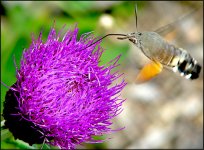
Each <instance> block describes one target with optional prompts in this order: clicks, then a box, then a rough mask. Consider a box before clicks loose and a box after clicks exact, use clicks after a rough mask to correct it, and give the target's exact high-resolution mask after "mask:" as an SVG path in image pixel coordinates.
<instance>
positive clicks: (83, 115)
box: [3, 27, 126, 149]
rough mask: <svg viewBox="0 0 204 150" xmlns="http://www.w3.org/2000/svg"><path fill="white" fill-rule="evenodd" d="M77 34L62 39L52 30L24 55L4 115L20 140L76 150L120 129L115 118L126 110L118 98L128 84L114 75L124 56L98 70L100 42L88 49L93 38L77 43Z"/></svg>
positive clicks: (88, 37) (89, 37)
mask: <svg viewBox="0 0 204 150" xmlns="http://www.w3.org/2000/svg"><path fill="white" fill-rule="evenodd" d="M77 34H78V28H77V27H75V28H74V30H73V31H72V30H69V31H68V32H67V33H66V34H65V35H64V37H63V38H62V39H61V38H60V34H56V31H55V29H54V28H52V29H51V31H50V33H49V35H48V39H47V41H46V42H45V43H43V42H42V34H40V36H39V38H38V39H37V40H34V39H33V40H32V44H31V45H30V47H29V48H28V49H27V50H26V51H24V53H23V58H22V60H21V67H20V69H19V70H17V81H16V83H15V84H14V85H13V86H12V87H11V88H10V90H9V91H8V92H7V95H6V101H5V103H4V112H3V116H4V118H5V120H6V122H5V126H6V127H7V128H9V130H10V131H11V132H12V133H13V135H14V137H15V138H19V139H21V140H24V141H25V142H28V143H29V144H30V145H32V144H35V143H43V141H44V140H45V143H49V144H51V145H54V146H58V147H59V148H66V149H73V148H75V147H76V145H77V144H80V143H83V142H86V143H93V142H103V140H98V141H97V140H94V139H93V137H92V136H94V135H104V134H109V133H111V132H113V131H115V130H112V129H111V128H110V125H111V124H112V122H111V119H112V118H114V117H115V116H117V115H118V114H119V113H120V112H121V111H122V108H121V106H122V103H123V102H124V100H123V99H120V98H119V96H120V95H119V94H120V92H121V90H122V89H123V88H124V86H125V85H126V83H125V82H124V80H123V81H122V82H120V83H119V84H116V85H113V84H112V83H113V82H114V81H115V80H116V79H118V78H120V77H121V74H118V73H111V72H112V69H113V68H115V67H117V66H118V64H117V62H118V60H119V58H120V56H118V57H116V58H115V59H114V60H112V61H111V62H109V64H108V66H99V65H98V62H99V59H100V57H101V55H102V53H103V49H102V48H101V47H100V41H99V42H97V43H95V44H93V45H91V46H89V45H90V44H92V43H93V42H94V40H95V39H94V38H93V36H91V35H87V34H85V35H84V36H81V37H80V40H79V41H77ZM97 46H98V47H97ZM96 47H97V48H96ZM14 126H15V127H14Z"/></svg>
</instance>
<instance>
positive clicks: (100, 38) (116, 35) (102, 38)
mask: <svg viewBox="0 0 204 150" xmlns="http://www.w3.org/2000/svg"><path fill="white" fill-rule="evenodd" d="M108 36H127V35H126V34H117V33H116V34H114V33H113V34H106V35H105V36H103V37H101V38H100V39H98V40H96V41H95V42H93V43H91V44H90V45H89V46H87V47H85V48H84V49H86V48H89V47H90V46H92V45H94V44H96V43H97V42H98V41H100V40H102V39H104V38H106V37H108Z"/></svg>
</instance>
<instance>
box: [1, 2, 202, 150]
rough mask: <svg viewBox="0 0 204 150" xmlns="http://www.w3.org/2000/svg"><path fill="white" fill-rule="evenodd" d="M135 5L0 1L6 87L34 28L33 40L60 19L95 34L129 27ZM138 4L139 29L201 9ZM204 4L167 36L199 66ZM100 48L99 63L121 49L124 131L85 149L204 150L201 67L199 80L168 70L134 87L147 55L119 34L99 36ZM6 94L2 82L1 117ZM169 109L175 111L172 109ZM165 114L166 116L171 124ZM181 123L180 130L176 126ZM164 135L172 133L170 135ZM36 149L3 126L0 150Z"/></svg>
mask: <svg viewBox="0 0 204 150" xmlns="http://www.w3.org/2000/svg"><path fill="white" fill-rule="evenodd" d="M134 4H135V3H134V2H131V1H68V2H60V1H50V2H49V1H41V2H30V1H23V2H17V1H16V2H15V1H13V2H11V1H10V2H6V1H3V2H2V1H1V81H3V82H4V83H6V84H7V85H8V86H11V85H12V84H13V83H14V82H15V81H16V77H15V67H14V61H13V56H14V57H15V59H16V62H17V66H18V67H19V65H20V59H21V55H22V52H23V50H24V49H26V48H28V47H29V44H30V43H31V33H34V35H35V37H37V36H38V35H39V33H40V32H41V31H43V39H44V40H46V38H47V35H48V33H49V30H50V28H51V27H52V25H53V22H54V21H55V26H56V29H57V31H59V30H60V29H61V28H62V27H63V25H65V24H66V27H65V28H66V29H68V28H70V27H73V26H74V25H75V23H77V25H78V27H79V36H80V35H81V34H83V33H86V32H90V31H94V32H93V34H94V35H95V36H103V35H105V34H108V33H130V32H134V31H135V16H134ZM137 4H138V29H139V30H140V31H143V30H149V31H153V30H155V29H157V28H158V27H161V26H163V25H165V24H168V23H170V22H172V21H175V20H177V19H178V18H179V17H180V16H183V15H185V14H186V13H189V12H190V11H191V10H192V9H194V8H196V7H202V6H203V2H201V1H200V2H199V1H198V2H191V1H187V2H185V1H183V2H179V1H177V2H151V1H150V2H137ZM202 9H203V7H202V8H201V9H200V10H201V11H198V12H196V13H195V14H194V15H192V16H191V18H190V17H189V19H188V20H187V21H186V22H185V21H183V22H184V23H183V24H182V23H181V24H177V25H176V26H175V28H176V29H177V30H175V32H172V34H170V36H169V37H170V40H171V41H172V42H173V43H174V44H179V45H180V46H182V47H183V48H185V49H188V50H190V51H189V52H190V53H191V54H192V56H194V57H195V58H196V59H197V60H198V62H200V63H202V61H203V45H202V41H203V35H202V33H203V28H202V26H203V21H202V18H203V13H202ZM189 20H190V21H189ZM189 22H190V23H189ZM189 24H190V25H189ZM188 26H190V27H188ZM187 27H188V28H187ZM186 28H187V29H186ZM172 31H173V29H172ZM172 37H173V38H172ZM102 46H103V48H105V52H104V54H103V55H102V58H101V62H100V65H102V64H104V63H106V62H108V61H109V60H111V59H113V58H114V57H116V56H117V55H119V54H122V57H121V59H120V63H121V68H120V71H121V72H123V73H125V77H126V80H127V82H128V83H129V84H128V86H127V87H126V88H125V90H124V92H123V98H127V102H126V104H125V106H124V107H123V108H124V112H123V113H122V116H121V118H119V119H116V120H114V121H115V124H116V127H121V126H126V129H125V130H123V131H120V133H117V134H114V135H111V136H112V139H110V140H109V141H108V142H106V143H104V144H86V145H85V147H86V148H94V149H98V148H201V147H202V141H203V140H202V139H203V134H202V133H201V132H202V131H203V128H202V125H203V119H202V116H203V113H202V112H203V108H202V107H201V104H202V97H203V93H202V90H203V85H202V81H203V77H202V76H203V73H202V72H201V77H200V78H199V79H198V80H197V81H194V82H190V81H187V80H185V79H183V78H181V77H180V76H177V75H175V74H173V73H172V72H170V71H164V73H163V74H161V75H160V76H159V77H157V78H155V79H154V80H152V81H150V82H148V83H145V84H144V85H135V84H134V75H135V74H136V73H137V71H138V68H136V67H135V66H137V64H138V63H140V60H141V59H143V57H144V56H143V55H142V56H140V55H141V53H140V52H139V51H135V47H134V46H133V45H132V44H131V43H129V42H128V41H119V40H117V39H116V37H108V38H106V39H104V40H103V42H102ZM140 57H141V58H140ZM138 61H139V62H138ZM201 66H203V64H201ZM164 81H165V82H164ZM6 91H7V88H6V87H4V86H2V85H1V114H2V111H3V102H4V98H5V94H6ZM169 91H171V92H169ZM143 93H144V94H143ZM145 96H146V97H145ZM148 96H149V97H148ZM189 97H190V98H189ZM188 98H189V100H188ZM186 99H187V100H186ZM184 100H186V101H185V102H184ZM192 105H193V106H192ZM190 106H191V107H193V108H191V107H190ZM197 106H200V107H201V108H200V107H199V108H198V107H197ZM188 107H190V108H188ZM182 108H186V109H187V110H185V111H186V112H187V113H186V114H185V111H184V112H183V111H181V110H180V109H182ZM177 109H178V110H177ZM191 109H192V110H194V111H190V112H189V111H188V110H191ZM132 110H134V111H132ZM172 110H175V112H176V114H175V113H174V112H172ZM176 110H177V111H176ZM195 110H197V111H196V112H195ZM161 114H162V115H161ZM165 115H167V116H168V117H170V120H171V121H169V118H168V117H167V118H166V117H165ZM189 116H190V118H189ZM171 117H173V119H172V118H171ZM165 119H166V120H165ZM1 120H3V117H2V116H1ZM188 125H189V126H188ZM183 126H185V127H183ZM179 127H181V129H180V130H179V131H177V130H176V129H179ZM187 130H188V131H189V130H190V131H191V132H187ZM156 131H158V132H156ZM193 131H194V133H193ZM169 132H171V133H172V132H173V133H175V134H172V135H170V134H168V133H169ZM183 135H185V136H186V137H183ZM169 136H170V137H169ZM187 137H189V138H187ZM190 137H191V138H190ZM154 140H155V141H154ZM165 140H166V141H165ZM199 140H200V141H199ZM189 141H193V142H189ZM148 142H149V143H148ZM143 143H146V144H143ZM153 143H157V144H153ZM189 143H190V144H189ZM39 146H40V145H34V146H33V147H30V146H28V145H27V144H26V143H24V142H22V141H20V140H17V141H15V140H14V138H13V137H12V134H11V133H10V132H9V131H8V130H2V131H1V148H2V149H14V148H16V149H25V148H28V149H34V148H39ZM45 148H46V147H45ZM79 148H81V147H80V146H79Z"/></svg>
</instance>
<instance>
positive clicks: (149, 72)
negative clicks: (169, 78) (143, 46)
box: [135, 61, 163, 83]
mask: <svg viewBox="0 0 204 150" xmlns="http://www.w3.org/2000/svg"><path fill="white" fill-rule="evenodd" d="M162 69H163V65H162V64H161V63H160V62H158V61H151V62H149V63H147V64H146V65H145V66H144V67H143V68H142V70H140V72H139V74H138V75H137V77H136V80H135V81H136V83H143V82H145V81H148V80H150V79H152V78H153V77H155V76H156V75H158V74H159V73H161V71H162Z"/></svg>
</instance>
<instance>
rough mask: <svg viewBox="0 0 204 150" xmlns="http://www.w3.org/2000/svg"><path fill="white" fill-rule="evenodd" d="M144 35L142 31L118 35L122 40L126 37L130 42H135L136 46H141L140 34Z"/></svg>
mask: <svg viewBox="0 0 204 150" xmlns="http://www.w3.org/2000/svg"><path fill="white" fill-rule="evenodd" d="M141 35H142V33H141V32H136V33H135V32H133V33H129V34H127V35H126V36H123V37H118V39H120V40H124V39H128V40H129V41H130V42H132V43H133V44H135V45H136V46H138V47H140V45H139V44H140V42H139V39H140V36H141Z"/></svg>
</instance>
